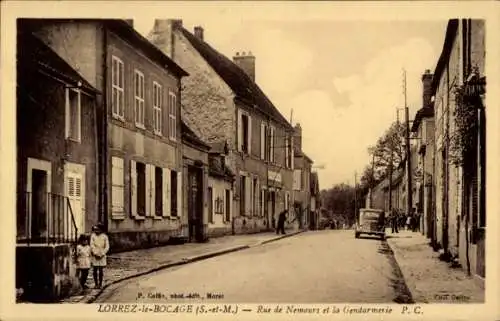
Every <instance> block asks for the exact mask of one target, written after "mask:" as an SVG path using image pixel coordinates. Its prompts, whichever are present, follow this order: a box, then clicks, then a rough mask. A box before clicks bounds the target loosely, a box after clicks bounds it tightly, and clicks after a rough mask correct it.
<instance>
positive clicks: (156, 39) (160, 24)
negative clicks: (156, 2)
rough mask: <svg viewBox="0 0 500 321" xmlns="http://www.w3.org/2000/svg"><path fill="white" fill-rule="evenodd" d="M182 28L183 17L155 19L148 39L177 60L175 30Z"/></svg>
mask: <svg viewBox="0 0 500 321" xmlns="http://www.w3.org/2000/svg"><path fill="white" fill-rule="evenodd" d="M180 28H182V20H181V19H155V24H154V26H153V30H151V32H150V33H149V35H148V37H147V38H148V40H149V41H150V42H151V43H152V44H153V45H155V46H156V47H158V48H159V49H160V50H161V51H163V53H164V54H166V55H167V56H168V57H169V58H171V59H173V60H175V50H174V48H175V46H174V31H175V30H178V29H180Z"/></svg>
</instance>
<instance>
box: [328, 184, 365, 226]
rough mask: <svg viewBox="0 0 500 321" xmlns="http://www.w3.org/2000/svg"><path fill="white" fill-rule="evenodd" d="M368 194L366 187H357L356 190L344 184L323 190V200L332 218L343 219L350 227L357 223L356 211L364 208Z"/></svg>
mask: <svg viewBox="0 0 500 321" xmlns="http://www.w3.org/2000/svg"><path fill="white" fill-rule="evenodd" d="M355 193H356V197H355ZM366 193H367V188H366V187H363V186H360V185H357V186H356V188H354V187H353V186H351V185H347V184H344V183H342V184H337V185H334V186H333V187H332V188H330V189H328V190H322V191H321V200H322V204H323V206H324V208H325V209H326V210H327V211H328V212H331V213H332V217H331V218H335V217H338V218H342V220H343V221H346V223H347V224H349V225H350V224H353V223H354V222H355V218H356V216H355V209H360V208H362V207H364V203H365V196H366ZM355 200H356V201H357V202H356V203H355Z"/></svg>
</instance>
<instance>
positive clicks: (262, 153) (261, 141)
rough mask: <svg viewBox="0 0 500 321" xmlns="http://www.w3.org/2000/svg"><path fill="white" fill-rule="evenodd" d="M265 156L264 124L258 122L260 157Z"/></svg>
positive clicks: (263, 157)
mask: <svg viewBox="0 0 500 321" xmlns="http://www.w3.org/2000/svg"><path fill="white" fill-rule="evenodd" d="M265 157H266V124H265V123H264V122H261V123H260V159H265Z"/></svg>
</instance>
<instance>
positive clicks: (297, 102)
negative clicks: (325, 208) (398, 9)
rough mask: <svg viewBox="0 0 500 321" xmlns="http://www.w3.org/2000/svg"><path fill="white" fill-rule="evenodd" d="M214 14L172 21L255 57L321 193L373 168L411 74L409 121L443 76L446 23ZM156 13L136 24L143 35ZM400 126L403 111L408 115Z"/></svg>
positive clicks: (227, 51) (227, 50)
mask: <svg viewBox="0 0 500 321" xmlns="http://www.w3.org/2000/svg"><path fill="white" fill-rule="evenodd" d="M221 14H222V15H223V13H220V12H219V14H207V15H202V16H196V17H189V14H186V16H182V15H181V16H179V15H176V16H171V17H162V18H164V19H165V18H177V19H182V20H183V25H184V27H185V28H187V29H188V30H190V31H193V28H194V26H202V27H203V28H204V37H205V41H206V42H208V43H209V44H210V45H212V46H213V47H214V48H216V49H217V50H218V51H219V52H221V53H223V54H224V55H226V56H228V57H229V58H232V57H233V56H234V54H235V53H236V52H241V51H251V52H252V53H253V54H254V55H255V57H256V82H257V84H258V85H259V86H260V87H261V88H262V89H263V91H264V92H265V93H266V95H267V96H268V97H269V98H270V99H271V101H272V102H273V103H274V105H275V106H276V107H277V108H278V109H279V110H280V112H281V113H282V114H283V115H284V116H285V117H286V118H287V119H290V118H291V117H292V110H293V118H292V122H293V124H295V123H300V125H301V126H302V133H303V138H302V145H303V150H304V152H305V153H306V154H307V155H308V156H309V157H311V158H312V159H313V160H314V163H315V164H314V166H319V167H320V168H317V169H316V170H317V171H318V175H319V179H320V187H321V188H330V187H331V186H333V185H334V184H339V183H348V184H353V183H354V175H355V172H357V174H358V180H359V176H360V174H361V172H362V170H363V168H364V167H365V166H366V165H367V164H369V162H370V161H371V160H370V157H369V154H368V151H367V149H368V147H369V146H371V145H373V144H375V143H376V141H377V139H378V138H379V137H380V136H381V135H382V134H383V133H384V131H385V130H386V129H387V128H388V127H389V125H390V124H391V122H393V121H396V117H397V108H402V107H404V94H403V92H404V91H403V69H405V70H406V79H407V80H406V83H407V95H406V96H407V105H408V106H409V110H410V120H411V119H413V117H414V115H415V113H416V111H417V110H418V109H419V108H420V107H421V105H422V82H421V75H422V74H423V73H424V72H425V70H426V69H430V70H431V72H432V71H433V70H434V69H435V66H436V63H437V60H438V58H439V55H440V54H441V50H442V46H443V41H444V35H445V30H446V24H447V20H433V21H423V20H422V21H415V20H412V21H409V20H407V21H403V20H399V21H396V20H392V21H389V20H386V21H383V20H376V21H344V20H324V19H323V20H318V19H310V20H304V19H295V20H277V19H273V20H256V19H252V20H250V19H248V20H245V18H244V17H242V16H235V15H231V17H230V18H228V16H224V18H223V19H221ZM154 19H155V16H144V15H141V17H140V18H134V27H135V28H136V29H137V30H138V31H139V32H140V33H142V34H143V35H147V34H148V33H149V31H150V30H151V29H152V27H153V24H154ZM399 117H400V119H401V120H403V119H404V113H403V111H402V110H401V111H400V112H399Z"/></svg>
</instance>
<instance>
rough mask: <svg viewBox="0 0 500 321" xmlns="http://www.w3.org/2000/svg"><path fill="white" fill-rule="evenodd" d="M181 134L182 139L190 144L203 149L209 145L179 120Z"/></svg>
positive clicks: (208, 147)
mask: <svg viewBox="0 0 500 321" xmlns="http://www.w3.org/2000/svg"><path fill="white" fill-rule="evenodd" d="M181 134H182V140H184V141H187V142H190V143H191V144H195V145H196V146H197V147H201V148H202V149H203V150H206V151H208V150H209V149H210V146H209V145H208V144H207V143H205V142H204V141H203V140H202V139H201V138H199V137H198V136H197V135H196V134H195V133H194V132H193V131H192V130H191V128H189V126H188V125H187V124H186V123H185V122H184V120H181Z"/></svg>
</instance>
